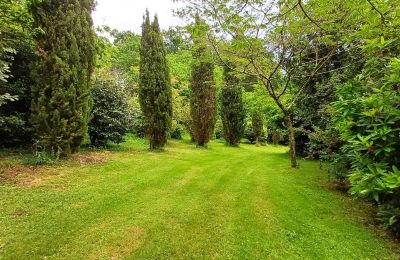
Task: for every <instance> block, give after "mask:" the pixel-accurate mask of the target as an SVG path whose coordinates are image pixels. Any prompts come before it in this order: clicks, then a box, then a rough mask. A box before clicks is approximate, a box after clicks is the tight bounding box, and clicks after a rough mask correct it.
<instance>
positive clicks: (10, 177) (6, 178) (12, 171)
mask: <svg viewBox="0 0 400 260" xmlns="http://www.w3.org/2000/svg"><path fill="white" fill-rule="evenodd" d="M0 167H1V168H0V183H7V182H15V180H16V179H17V178H18V177H19V176H21V175H35V174H37V172H38V167H36V166H30V165H0Z"/></svg>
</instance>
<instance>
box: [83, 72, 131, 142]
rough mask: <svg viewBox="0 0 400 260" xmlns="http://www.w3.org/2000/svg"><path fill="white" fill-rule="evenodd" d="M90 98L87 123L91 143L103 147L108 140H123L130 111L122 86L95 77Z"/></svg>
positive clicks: (127, 127)
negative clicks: (88, 120)
mask: <svg viewBox="0 0 400 260" xmlns="http://www.w3.org/2000/svg"><path fill="white" fill-rule="evenodd" d="M92 98H93V109H92V118H91V120H90V123H89V136H90V142H91V144H92V145H94V146H98V147H105V146H106V145H107V143H108V142H114V143H117V144H118V143H121V142H123V141H124V135H125V134H126V133H127V132H128V131H129V130H130V129H129V128H130V125H131V111H130V109H129V105H128V100H127V93H126V90H125V89H124V87H123V86H120V85H118V84H117V82H115V81H113V80H107V79H101V78H97V79H96V81H95V82H94V83H93V89H92Z"/></svg>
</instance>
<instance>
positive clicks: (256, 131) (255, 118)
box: [251, 112, 264, 143]
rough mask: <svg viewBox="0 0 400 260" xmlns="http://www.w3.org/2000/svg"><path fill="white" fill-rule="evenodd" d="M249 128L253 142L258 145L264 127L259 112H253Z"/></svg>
mask: <svg viewBox="0 0 400 260" xmlns="http://www.w3.org/2000/svg"><path fill="white" fill-rule="evenodd" d="M251 126H252V130H253V136H254V138H255V142H256V143H258V141H259V140H260V137H261V135H262V133H263V127H264V123H263V118H262V116H261V114H260V113H259V112H253V114H252V116H251Z"/></svg>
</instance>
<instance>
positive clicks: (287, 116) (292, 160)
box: [285, 114, 298, 168]
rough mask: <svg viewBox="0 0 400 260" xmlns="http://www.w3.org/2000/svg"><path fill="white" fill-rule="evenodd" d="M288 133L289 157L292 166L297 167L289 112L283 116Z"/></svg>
mask: <svg viewBox="0 0 400 260" xmlns="http://www.w3.org/2000/svg"><path fill="white" fill-rule="evenodd" d="M285 120H286V124H287V128H288V135H289V147H290V159H291V166H292V168H297V167H298V165H297V155H296V139H295V136H294V128H293V118H292V115H291V114H287V115H286V116H285Z"/></svg>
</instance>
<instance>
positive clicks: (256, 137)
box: [0, 0, 400, 234]
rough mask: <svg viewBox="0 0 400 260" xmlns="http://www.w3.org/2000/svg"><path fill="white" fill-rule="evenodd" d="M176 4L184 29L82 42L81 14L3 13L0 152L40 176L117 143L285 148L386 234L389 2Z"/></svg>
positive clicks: (393, 88)
mask: <svg viewBox="0 0 400 260" xmlns="http://www.w3.org/2000/svg"><path fill="white" fill-rule="evenodd" d="M183 2H185V3H186V4H187V5H186V8H184V9H182V10H177V15H180V16H182V18H184V19H186V20H188V25H187V26H185V27H173V28H170V29H169V30H166V31H160V28H159V24H158V20H157V17H155V18H154V19H153V17H151V16H150V14H149V12H147V13H146V15H145V18H144V22H143V32H142V35H137V34H135V33H132V32H129V31H118V30H115V29H112V28H109V27H106V26H105V27H102V28H93V24H92V19H91V16H90V14H91V11H92V10H93V8H94V7H95V4H94V2H93V1H92V0H65V1H56V0H43V1H40V0H34V1H28V0H14V1H7V0H1V1H0V10H1V12H2V15H1V16H0V33H1V34H0V136H1V139H0V146H1V147H3V148H17V147H18V148H21V147H22V148H23V149H27V150H32V151H33V153H34V155H35V163H37V164H41V163H48V162H51V161H54V160H57V159H60V158H62V157H68V156H69V155H70V154H71V153H75V152H78V151H79V148H80V147H82V146H90V145H91V146H97V147H106V146H107V144H108V143H111V142H114V143H120V142H123V140H124V135H126V134H127V133H132V134H134V135H136V136H138V137H147V138H148V139H149V140H150V148H153V149H160V148H162V147H163V146H164V145H165V144H166V142H167V139H169V138H174V139H182V138H183V137H184V136H190V138H191V139H192V141H193V142H195V143H197V145H198V146H207V143H208V142H209V141H210V140H212V139H221V138H223V139H224V140H225V141H226V143H227V144H228V145H232V146H236V145H239V144H240V142H241V141H242V142H251V143H254V144H258V145H260V144H262V145H263V144H266V143H268V144H274V145H278V144H280V145H288V146H289V147H290V151H291V158H292V162H291V166H292V167H294V168H296V167H301V162H300V163H299V162H298V161H297V156H300V157H302V158H307V159H319V160H321V161H323V162H326V163H327V165H329V174H330V177H331V179H332V180H333V181H334V182H335V183H337V185H338V188H340V189H344V190H349V192H350V193H351V194H352V195H355V196H360V197H364V198H367V199H368V200H371V201H374V202H376V204H377V205H378V207H379V210H378V217H379V219H380V220H381V221H382V222H383V223H384V225H385V226H386V227H388V228H390V229H391V230H392V231H394V233H396V234H398V232H400V222H399V221H400V170H399V168H400V93H399V92H400V30H399V28H400V5H399V2H398V0H365V1H350V0H333V1H321V0H310V1H301V0H287V1H268V3H266V1H258V0H223V1H222V0H220V1H216V0H187V1H183ZM288 167H289V165H288ZM294 174H295V173H294Z"/></svg>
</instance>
